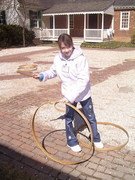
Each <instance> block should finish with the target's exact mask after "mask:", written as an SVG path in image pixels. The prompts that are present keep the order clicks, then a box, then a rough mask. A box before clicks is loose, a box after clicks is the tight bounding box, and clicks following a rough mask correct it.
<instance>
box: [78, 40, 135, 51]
mask: <svg viewBox="0 0 135 180" xmlns="http://www.w3.org/2000/svg"><path fill="white" fill-rule="evenodd" d="M81 47H87V48H101V49H116V48H120V47H135V44H132V43H126V42H118V41H108V42H94V43H93V42H84V43H82V44H81Z"/></svg>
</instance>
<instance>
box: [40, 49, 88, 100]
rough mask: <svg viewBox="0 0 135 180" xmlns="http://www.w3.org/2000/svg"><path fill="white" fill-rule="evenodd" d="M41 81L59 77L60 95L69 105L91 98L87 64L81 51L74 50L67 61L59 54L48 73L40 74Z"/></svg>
mask: <svg viewBox="0 0 135 180" xmlns="http://www.w3.org/2000/svg"><path fill="white" fill-rule="evenodd" d="M41 74H42V75H43V76H44V79H43V81H45V80H47V79H51V78H54V77H55V76H57V75H58V76H59V78H60V79H61V82H62V84H61V92H62V95H63V96H64V97H65V98H66V99H67V100H68V101H69V102H71V103H73V102H74V101H75V102H80V101H84V100H86V99H87V98H89V97H90V96H91V91H90V79H89V76H90V73H89V67H88V63H87V61H86V58H85V57H84V55H83V53H82V51H81V49H76V48H75V49H74V50H73V53H72V55H71V56H70V58H69V59H68V60H66V59H64V58H63V56H62V54H61V53H59V54H58V55H56V56H55V58H54V63H53V65H52V66H51V68H50V69H49V70H48V71H45V72H41Z"/></svg>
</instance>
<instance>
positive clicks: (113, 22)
mask: <svg viewBox="0 0 135 180" xmlns="http://www.w3.org/2000/svg"><path fill="white" fill-rule="evenodd" d="M112 30H113V31H114V16H113V17H112Z"/></svg>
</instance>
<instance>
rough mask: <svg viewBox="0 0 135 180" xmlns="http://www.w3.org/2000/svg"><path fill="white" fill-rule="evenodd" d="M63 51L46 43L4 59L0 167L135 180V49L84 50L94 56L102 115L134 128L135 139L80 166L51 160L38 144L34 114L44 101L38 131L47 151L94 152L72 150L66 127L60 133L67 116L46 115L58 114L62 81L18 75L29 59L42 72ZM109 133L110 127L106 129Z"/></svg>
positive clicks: (46, 175)
mask: <svg viewBox="0 0 135 180" xmlns="http://www.w3.org/2000/svg"><path fill="white" fill-rule="evenodd" d="M57 52H58V50H57V48H54V47H45V48H44V49H43V48H42V49H41V50H40V49H39V50H34V49H33V51H31V52H28V51H27V52H19V51H17V52H16V53H14V54H10V55H8V54H4V55H3V56H1V57H0V65H1V68H0V89H1V90H0V168H3V167H4V168H5V167H7V169H8V168H11V169H12V170H14V171H16V170H17V172H18V173H22V172H25V173H27V175H29V176H30V177H31V179H38V180H40V179H43V180H50V179H61V180H66V179H77V180H78V179H80V180H83V179H88V180H91V179H107V180H109V179H115V180H116V179H125V180H131V179H133V180H134V179H135V142H134V140H135V134H134V122H135V121H134V120H135V115H134V114H135V112H134V107H135V106H134V105H135V104H134V103H135V101H134V98H135V60H134V59H135V50H132V51H131V50H130V51H125V50H124V51H123V50H122V51H121V50H117V51H109V50H106V51H101V50H88V49H87V50H86V49H84V53H85V54H86V56H87V57H88V58H89V59H90V61H89V64H90V68H91V81H92V90H93V101H94V105H95V112H96V114H97V119H99V121H100V120H101V121H107V120H108V121H111V122H114V123H118V124H119V125H121V126H123V127H124V128H126V129H127V131H128V132H129V135H130V141H129V143H128V144H127V145H126V146H125V147H124V148H122V149H121V150H120V151H108V152H107V151H104V152H99V151H96V152H94V155H93V156H92V157H91V158H90V159H89V160H88V161H86V162H84V163H81V164H77V165H62V164H59V163H56V162H54V161H52V160H51V159H49V158H47V157H46V156H45V155H44V154H43V153H42V152H41V150H40V149H39V148H38V147H37V146H36V145H35V143H34V140H33V136H32V131H31V120H32V117H33V113H34V112H35V110H36V108H37V107H38V106H40V105H41V104H44V105H45V107H44V108H43V109H42V111H41V114H42V116H41V117H40V113H39V117H38V118H37V121H36V128H37V129H36V132H37V134H38V137H39V138H40V140H41V143H43V145H44V146H45V147H46V148H47V151H49V152H51V153H52V155H54V156H58V157H59V158H60V159H61V158H64V159H68V160H73V161H80V160H82V159H84V160H85V159H87V158H88V157H89V156H91V152H89V150H88V149H85V151H84V152H82V154H79V155H76V154H73V153H72V152H71V151H70V150H68V148H67V147H66V144H65V133H64V131H56V130H57V129H58V127H59V126H60V125H61V122H62V123H63V121H62V120H60V119H57V120H56V121H55V120H54V121H48V122H45V121H42V118H44V117H45V116H47V118H50V114H53V115H54V114H55V113H56V111H55V110H54V108H53V107H52V105H51V104H50V102H52V101H53V102H55V101H57V100H59V99H60V98H61V94H60V82H59V79H57V78H56V79H53V80H50V81H47V82H46V83H42V82H39V81H36V80H35V79H32V78H31V77H27V76H24V75H20V74H18V73H16V70H17V67H18V66H19V65H22V64H26V63H27V64H30V63H36V64H37V65H38V71H41V70H43V69H47V68H49V67H50V65H51V63H52V61H53V58H54V55H55V54H56V53H57ZM124 53H125V54H124ZM107 55H108V56H107ZM124 55H125V56H124ZM112 56H113V57H112ZM56 114H57V113H56ZM54 118H57V117H56V116H54ZM42 124H43V125H42ZM49 125H50V126H49ZM101 131H102V129H101ZM109 132H110V131H108V130H107V132H106V133H109ZM101 134H103V141H104V140H105V141H107V136H109V135H108V134H106V135H104V129H103V132H101ZM104 136H105V137H104ZM120 136H121V135H120V134H119V132H116V134H115V133H113V134H110V137H109V141H112V139H113V138H114V139H115V140H117V141H118V142H116V143H123V139H122V140H121V137H120ZM125 138H126V137H125ZM119 139H120V141H119ZM116 145H117V144H116ZM0 172H1V171H0ZM10 179H15V178H13V177H10Z"/></svg>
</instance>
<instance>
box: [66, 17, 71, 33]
mask: <svg viewBox="0 0 135 180" xmlns="http://www.w3.org/2000/svg"><path fill="white" fill-rule="evenodd" d="M67 18H68V22H67V23H68V27H67V28H68V34H70V15H69V14H68V15H67Z"/></svg>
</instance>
